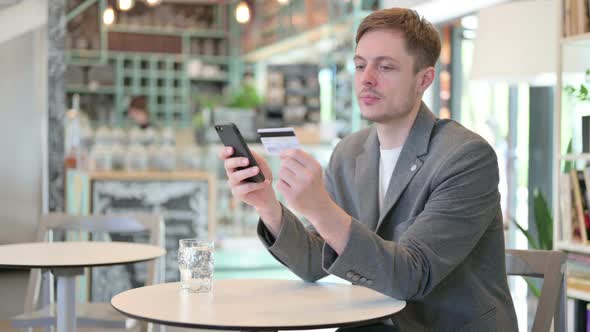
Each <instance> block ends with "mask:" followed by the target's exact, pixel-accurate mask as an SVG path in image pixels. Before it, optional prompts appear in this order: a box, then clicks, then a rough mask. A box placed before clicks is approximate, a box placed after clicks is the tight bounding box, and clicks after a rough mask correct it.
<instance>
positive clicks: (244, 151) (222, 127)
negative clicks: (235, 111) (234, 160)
mask: <svg viewBox="0 0 590 332" xmlns="http://www.w3.org/2000/svg"><path fill="white" fill-rule="evenodd" d="M215 130H216V131H217V134H218V135H219V138H220V139H221V142H222V143H223V145H225V146H231V147H232V148H234V154H233V156H232V157H245V158H248V160H250V163H249V164H248V166H246V167H238V169H239V170H242V169H244V168H249V167H253V166H258V164H257V163H256V159H254V156H253V155H252V152H250V149H249V148H248V145H247V144H246V142H245V141H244V137H242V134H240V130H239V129H238V127H237V126H236V125H235V124H234V123H227V124H219V125H215ZM244 181H248V182H264V174H262V170H261V171H260V172H258V174H256V175H254V176H252V177H249V178H247V179H246V180H244Z"/></svg>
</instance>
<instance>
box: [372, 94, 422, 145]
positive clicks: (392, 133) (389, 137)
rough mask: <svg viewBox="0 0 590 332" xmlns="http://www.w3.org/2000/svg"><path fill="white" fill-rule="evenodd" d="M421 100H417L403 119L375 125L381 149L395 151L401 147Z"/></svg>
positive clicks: (412, 123)
mask: <svg viewBox="0 0 590 332" xmlns="http://www.w3.org/2000/svg"><path fill="white" fill-rule="evenodd" d="M421 104H422V100H418V102H416V104H415V105H414V107H412V110H411V111H410V113H408V114H407V115H406V116H404V117H400V118H396V119H394V120H392V121H390V122H388V123H377V124H376V125H375V126H376V128H377V136H378V137H379V144H380V145H381V149H396V148H399V147H402V146H403V145H404V143H405V142H406V139H407V138H408V135H409V134H410V130H411V129H412V126H413V125H414V121H415V120H416V116H417V115H418V111H419V110H420V106H421Z"/></svg>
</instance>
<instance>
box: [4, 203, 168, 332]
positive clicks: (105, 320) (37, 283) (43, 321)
mask: <svg viewBox="0 0 590 332" xmlns="http://www.w3.org/2000/svg"><path fill="white" fill-rule="evenodd" d="M56 231H61V232H82V233H92V234H96V233H99V234H104V235H108V234H109V233H125V234H133V233H147V234H148V237H149V244H152V245H156V246H160V247H164V220H163V218H162V217H161V216H159V215H154V214H129V215H92V216H74V215H68V214H63V213H50V214H46V215H43V216H42V217H41V218H40V222H39V226H38V229H37V241H53V237H54V233H55V232H56ZM64 234H65V233H64ZM146 264H147V278H146V285H150V284H156V283H160V282H161V281H163V279H164V258H163V257H161V258H159V259H157V260H151V261H149V262H147V263H146ZM53 284H54V283H53V278H52V276H51V273H50V272H49V271H40V269H33V270H31V273H30V277H29V283H28V286H27V295H26V298H25V308H24V309H25V311H24V312H25V313H24V314H22V315H19V316H16V317H13V318H12V319H11V323H12V326H13V327H15V328H35V327H50V326H55V323H56V310H55V309H56V308H55V306H54V303H53V302H54V301H53V298H54V292H53V287H52V285H53ZM76 317H77V325H78V327H100V328H101V329H104V328H117V329H129V328H139V329H140V330H147V325H146V324H142V325H141V326H140V325H138V324H137V323H136V321H135V320H133V319H129V318H126V317H125V316H123V315H122V314H120V313H119V312H117V311H116V310H115V309H114V308H112V306H111V305H110V303H108V302H107V303H90V302H88V303H77V304H76Z"/></svg>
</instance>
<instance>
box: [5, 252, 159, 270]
mask: <svg viewBox="0 0 590 332" xmlns="http://www.w3.org/2000/svg"><path fill="white" fill-rule="evenodd" d="M164 255H166V251H164V253H163V254H162V255H159V256H156V257H150V258H144V259H139V260H136V259H133V260H129V261H119V262H115V263H96V264H70V265H7V264H0V269H6V270H9V269H10V270H30V269H50V270H52V269H69V268H81V267H100V266H113V265H125V264H134V263H143V262H147V261H151V260H154V259H158V258H160V257H162V256H164Z"/></svg>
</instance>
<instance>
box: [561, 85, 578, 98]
mask: <svg viewBox="0 0 590 332" xmlns="http://www.w3.org/2000/svg"><path fill="white" fill-rule="evenodd" d="M563 90H564V91H565V93H567V94H568V95H569V96H572V95H573V94H574V93H575V92H576V88H574V87H573V86H571V85H569V84H568V85H566V86H565V88H563Z"/></svg>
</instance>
